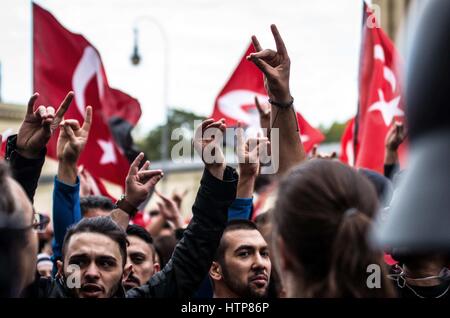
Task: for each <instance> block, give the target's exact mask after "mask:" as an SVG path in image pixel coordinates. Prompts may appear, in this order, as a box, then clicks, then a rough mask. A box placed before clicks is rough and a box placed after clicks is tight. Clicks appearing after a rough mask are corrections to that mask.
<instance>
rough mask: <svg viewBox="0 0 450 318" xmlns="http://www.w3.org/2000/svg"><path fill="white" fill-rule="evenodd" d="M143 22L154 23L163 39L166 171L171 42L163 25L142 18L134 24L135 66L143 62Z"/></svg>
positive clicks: (162, 153) (132, 57)
mask: <svg viewBox="0 0 450 318" xmlns="http://www.w3.org/2000/svg"><path fill="white" fill-rule="evenodd" d="M142 21H147V22H150V23H152V24H153V25H154V26H156V27H157V29H158V30H159V32H160V33H161V38H162V40H163V52H164V74H163V101H164V117H165V123H164V124H163V129H162V134H161V164H162V167H161V168H162V169H164V166H165V163H166V162H167V161H168V159H169V152H168V150H169V127H168V124H169V105H168V99H167V97H168V84H169V82H168V76H169V63H168V60H169V55H168V53H169V41H168V37H167V33H166V32H165V29H164V27H163V26H162V24H161V23H160V22H159V21H158V20H157V19H156V18H154V17H152V16H140V17H138V18H137V19H136V20H135V22H134V29H133V32H134V48H133V54H132V55H131V63H132V64H133V65H138V64H139V63H140V62H141V56H140V53H139V47H138V40H139V29H138V24H139V23H140V22H142Z"/></svg>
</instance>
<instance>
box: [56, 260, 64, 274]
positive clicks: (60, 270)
mask: <svg viewBox="0 0 450 318" xmlns="http://www.w3.org/2000/svg"><path fill="white" fill-rule="evenodd" d="M56 267H57V268H58V272H57V273H56V277H58V278H61V277H64V264H63V262H61V261H59V260H58V261H56Z"/></svg>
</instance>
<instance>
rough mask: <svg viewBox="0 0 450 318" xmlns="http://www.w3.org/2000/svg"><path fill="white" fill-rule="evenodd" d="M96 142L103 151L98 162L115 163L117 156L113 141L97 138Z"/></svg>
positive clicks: (103, 163)
mask: <svg viewBox="0 0 450 318" xmlns="http://www.w3.org/2000/svg"><path fill="white" fill-rule="evenodd" d="M97 142H98V144H99V146H100V148H102V151H103V155H102V158H101V159H100V164H101V165H106V164H108V163H116V162H117V158H116V154H115V152H114V145H113V143H112V142H111V141H105V140H101V139H99V140H97Z"/></svg>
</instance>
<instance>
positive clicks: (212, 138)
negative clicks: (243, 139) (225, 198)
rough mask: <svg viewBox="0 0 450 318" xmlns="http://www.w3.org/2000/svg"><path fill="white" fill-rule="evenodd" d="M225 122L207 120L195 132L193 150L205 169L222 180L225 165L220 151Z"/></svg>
mask: <svg viewBox="0 0 450 318" xmlns="http://www.w3.org/2000/svg"><path fill="white" fill-rule="evenodd" d="M226 127H227V126H226V125H225V120H224V119H221V120H218V121H214V120H213V119H207V120H205V121H203V122H202V123H201V124H200V125H199V126H198V127H197V129H196V130H195V134H194V140H193V144H194V149H195V150H196V151H197V153H198V154H199V156H200V157H201V158H202V160H203V162H204V163H205V167H206V169H208V171H209V172H210V173H211V174H212V175H213V176H215V177H216V178H217V179H220V180H222V179H223V172H224V171H225V167H226V163H225V156H224V154H223V150H222V142H223V136H224V133H225V129H226Z"/></svg>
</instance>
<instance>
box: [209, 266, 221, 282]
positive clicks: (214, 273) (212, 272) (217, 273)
mask: <svg viewBox="0 0 450 318" xmlns="http://www.w3.org/2000/svg"><path fill="white" fill-rule="evenodd" d="M209 276H210V277H211V279H212V280H215V281H219V280H221V279H222V268H221V267H220V265H219V263H217V262H212V264H211V267H210V268H209Z"/></svg>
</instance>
